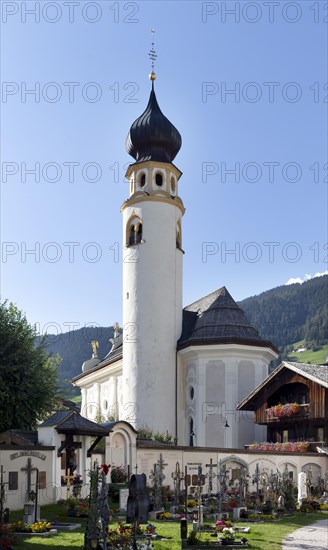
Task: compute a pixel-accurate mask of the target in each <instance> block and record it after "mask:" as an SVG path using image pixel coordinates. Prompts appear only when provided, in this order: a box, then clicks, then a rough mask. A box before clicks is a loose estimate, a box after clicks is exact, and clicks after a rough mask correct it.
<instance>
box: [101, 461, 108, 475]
mask: <svg viewBox="0 0 328 550" xmlns="http://www.w3.org/2000/svg"><path fill="white" fill-rule="evenodd" d="M101 467H102V469H103V472H104V474H105V476H107V474H108V472H109V465H108V466H107V464H102V465H101Z"/></svg>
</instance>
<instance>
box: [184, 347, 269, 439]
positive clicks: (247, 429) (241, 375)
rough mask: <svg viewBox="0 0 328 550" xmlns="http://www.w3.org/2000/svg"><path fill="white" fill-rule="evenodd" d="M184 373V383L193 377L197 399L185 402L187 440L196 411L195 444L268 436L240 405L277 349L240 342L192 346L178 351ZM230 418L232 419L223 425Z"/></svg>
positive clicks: (186, 383)
mask: <svg viewBox="0 0 328 550" xmlns="http://www.w3.org/2000/svg"><path fill="white" fill-rule="evenodd" d="M178 354H179V356H180V359H181V365H182V367H181V369H182V370H184V372H185V377H186V378H185V387H186V388H187V387H188V386H189V385H190V383H191V382H190V380H191V379H192V377H193V383H194V384H195V398H194V400H193V402H190V400H189V401H188V395H187V397H186V402H185V416H186V423H185V425H184V430H181V429H179V434H182V433H183V438H184V439H179V443H180V444H181V443H183V444H186V445H189V434H190V427H189V424H188V422H189V418H190V417H191V416H192V415H193V418H194V432H195V434H196V436H195V441H194V445H197V446H213V447H224V448H242V447H243V446H244V445H245V444H247V443H252V442H254V441H255V440H256V441H263V440H265V437H266V436H265V434H266V429H265V427H263V426H257V425H255V424H254V421H253V414H252V413H251V414H249V413H244V412H241V411H236V407H237V405H238V404H239V403H240V401H242V399H244V397H245V396H246V395H248V394H249V393H250V392H251V391H252V390H253V389H254V387H255V386H256V385H257V384H259V383H260V382H262V380H263V379H264V378H265V377H266V375H267V371H268V363H269V361H270V360H272V359H273V355H274V354H273V353H272V352H271V351H270V350H269V349H267V348H260V347H255V346H247V345H240V344H221V345H206V346H190V347H189V348H186V349H183V350H180V351H179V352H178ZM226 422H227V423H228V426H229V427H227V428H225V424H226Z"/></svg>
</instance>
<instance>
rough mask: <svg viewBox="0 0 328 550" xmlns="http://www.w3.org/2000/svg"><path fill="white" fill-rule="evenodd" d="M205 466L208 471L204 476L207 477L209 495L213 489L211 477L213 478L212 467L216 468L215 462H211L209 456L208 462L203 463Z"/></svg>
mask: <svg viewBox="0 0 328 550" xmlns="http://www.w3.org/2000/svg"><path fill="white" fill-rule="evenodd" d="M205 466H206V468H208V469H209V471H208V472H207V474H206V477H207V478H208V492H209V494H210V495H211V493H212V491H213V478H214V473H213V468H217V464H213V459H212V458H211V459H210V463H209V464H205Z"/></svg>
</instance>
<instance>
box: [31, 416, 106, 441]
mask: <svg viewBox="0 0 328 550" xmlns="http://www.w3.org/2000/svg"><path fill="white" fill-rule="evenodd" d="M47 426H55V428H56V431H57V432H58V433H60V434H72V435H92V436H97V435H102V436H104V435H108V434H109V432H110V429H108V428H105V427H104V426H101V425H99V424H96V423H95V422H92V421H91V420H88V419H87V418H84V416H81V415H80V413H79V412H77V411H72V410H70V411H57V412H55V413H54V414H53V415H52V416H51V417H50V418H48V419H47V420H45V422H43V424H41V426H40V427H47Z"/></svg>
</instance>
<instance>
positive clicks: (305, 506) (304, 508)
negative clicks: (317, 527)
mask: <svg viewBox="0 0 328 550" xmlns="http://www.w3.org/2000/svg"><path fill="white" fill-rule="evenodd" d="M300 512H303V513H304V514H311V513H313V512H314V508H313V506H312V504H310V503H309V502H303V503H302V504H301V506H300Z"/></svg>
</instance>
